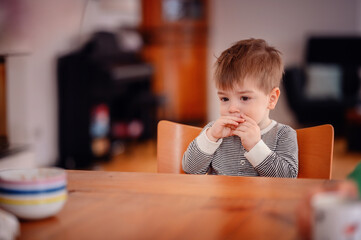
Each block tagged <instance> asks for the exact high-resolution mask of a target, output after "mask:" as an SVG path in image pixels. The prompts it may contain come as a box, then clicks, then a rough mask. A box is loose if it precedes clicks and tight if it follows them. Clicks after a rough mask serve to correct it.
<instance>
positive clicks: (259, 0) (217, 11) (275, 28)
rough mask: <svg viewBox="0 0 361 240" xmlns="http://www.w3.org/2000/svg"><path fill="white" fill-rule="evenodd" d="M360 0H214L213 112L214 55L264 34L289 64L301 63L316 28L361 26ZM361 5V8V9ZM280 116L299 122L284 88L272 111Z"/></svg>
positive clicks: (214, 104)
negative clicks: (306, 42) (246, 39)
mask: <svg viewBox="0 0 361 240" xmlns="http://www.w3.org/2000/svg"><path fill="white" fill-rule="evenodd" d="M359 2H360V1H359V0H358V1H357V0H347V1H344V0H302V1H298V0H272V1H269V0H250V1H248V0H223V1H220V0H211V9H210V38H209V40H210V42H209V64H208V66H209V71H208V74H209V77H208V82H209V85H208V109H209V111H208V118H209V120H211V119H215V118H217V117H218V111H219V108H218V100H217V98H216V94H215V88H214V84H213V80H212V70H213V68H212V66H213V64H214V61H215V58H214V56H219V55H220V53H221V52H222V51H223V50H224V49H226V48H228V47H230V46H231V44H232V43H234V42H236V41H238V40H240V39H244V38H250V37H253V38H263V39H265V40H266V41H267V42H268V43H269V44H270V45H273V46H275V47H276V48H278V49H279V50H280V51H281V52H282V53H283V59H284V61H285V64H286V65H291V64H301V63H302V57H303V50H304V45H305V40H306V38H307V36H309V35H310V34H353V33H355V32H356V31H357V30H360V26H361V21H360V16H361V7H360V5H359ZM358 9H359V10H358ZM271 117H272V118H274V119H275V120H277V121H280V122H283V123H286V124H290V125H292V126H294V127H297V122H296V120H295V119H294V117H293V114H292V112H291V111H290V110H289V108H288V106H287V103H286V101H285V94H281V98H280V101H279V103H278V105H277V107H276V110H274V111H273V112H272V113H271Z"/></svg>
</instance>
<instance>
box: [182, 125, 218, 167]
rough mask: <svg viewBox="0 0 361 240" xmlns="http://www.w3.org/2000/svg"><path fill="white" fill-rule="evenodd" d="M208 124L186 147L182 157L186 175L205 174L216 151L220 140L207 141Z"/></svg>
mask: <svg viewBox="0 0 361 240" xmlns="http://www.w3.org/2000/svg"><path fill="white" fill-rule="evenodd" d="M208 128H209V124H208V125H207V126H206V127H205V128H204V129H203V130H202V132H201V133H200V135H199V136H198V137H197V138H196V139H194V140H193V141H192V142H191V143H190V144H189V146H188V148H187V150H186V152H185V153H184V155H183V159H182V167H183V170H184V171H185V172H186V173H191V174H206V173H207V172H208V170H209V167H210V165H211V162H212V158H213V154H214V152H215V151H216V150H217V149H218V147H219V146H220V144H221V143H222V140H221V139H220V140H219V141H218V142H212V141H211V140H209V139H208V137H207V135H206V131H207V129H208Z"/></svg>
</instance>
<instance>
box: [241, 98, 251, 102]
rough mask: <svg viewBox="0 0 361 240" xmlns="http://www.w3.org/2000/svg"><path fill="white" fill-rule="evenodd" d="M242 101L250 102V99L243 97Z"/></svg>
mask: <svg viewBox="0 0 361 240" xmlns="http://www.w3.org/2000/svg"><path fill="white" fill-rule="evenodd" d="M241 100H242V101H248V100H249V97H241Z"/></svg>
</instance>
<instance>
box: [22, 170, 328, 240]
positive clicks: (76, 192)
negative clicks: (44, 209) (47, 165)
mask: <svg viewBox="0 0 361 240" xmlns="http://www.w3.org/2000/svg"><path fill="white" fill-rule="evenodd" d="M325 182H326V180H310V179H279V178H262V177H229V176H198V175H183V174H156V173H124V172H101V171H68V191H69V198H68V201H67V203H66V205H65V206H64V208H63V209H62V210H61V212H59V213H58V214H57V215H56V216H54V217H51V218H48V219H44V220H38V221H22V222H21V237H20V238H19V239H38V240H41V239H52V240H54V239H287V240H288V239H297V229H296V225H295V214H294V213H295V208H296V206H297V204H298V202H299V200H300V198H301V197H302V196H303V195H304V194H305V192H306V191H309V189H311V188H313V187H315V186H318V185H321V184H324V183H325Z"/></svg>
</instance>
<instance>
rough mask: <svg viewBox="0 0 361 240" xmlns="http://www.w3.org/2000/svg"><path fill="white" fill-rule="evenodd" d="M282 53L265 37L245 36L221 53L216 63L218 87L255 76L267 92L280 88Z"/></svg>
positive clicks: (228, 87) (257, 83) (232, 84)
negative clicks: (249, 37) (270, 44)
mask: <svg viewBox="0 0 361 240" xmlns="http://www.w3.org/2000/svg"><path fill="white" fill-rule="evenodd" d="M280 54H281V52H280V51H278V50H277V49H275V48H274V47H271V46H269V45H268V44H267V42H266V41H265V40H263V39H253V38H251V39H246V40H241V41H239V42H236V43H235V44H234V45H233V46H232V47H230V48H228V49H226V50H225V51H223V52H222V54H221V56H220V57H219V58H218V60H217V62H216V64H215V65H216V66H215V67H216V69H215V81H216V87H217V88H219V89H233V87H234V85H235V84H243V81H244V79H245V78H246V77H247V78H252V79H254V80H255V81H257V82H256V85H257V86H258V87H259V89H261V90H262V91H264V92H265V93H266V94H268V93H270V92H271V90H272V89H273V88H275V87H279V85H280V83H281V79H282V74H283V68H284V67H283V62H282V59H281V56H280Z"/></svg>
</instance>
